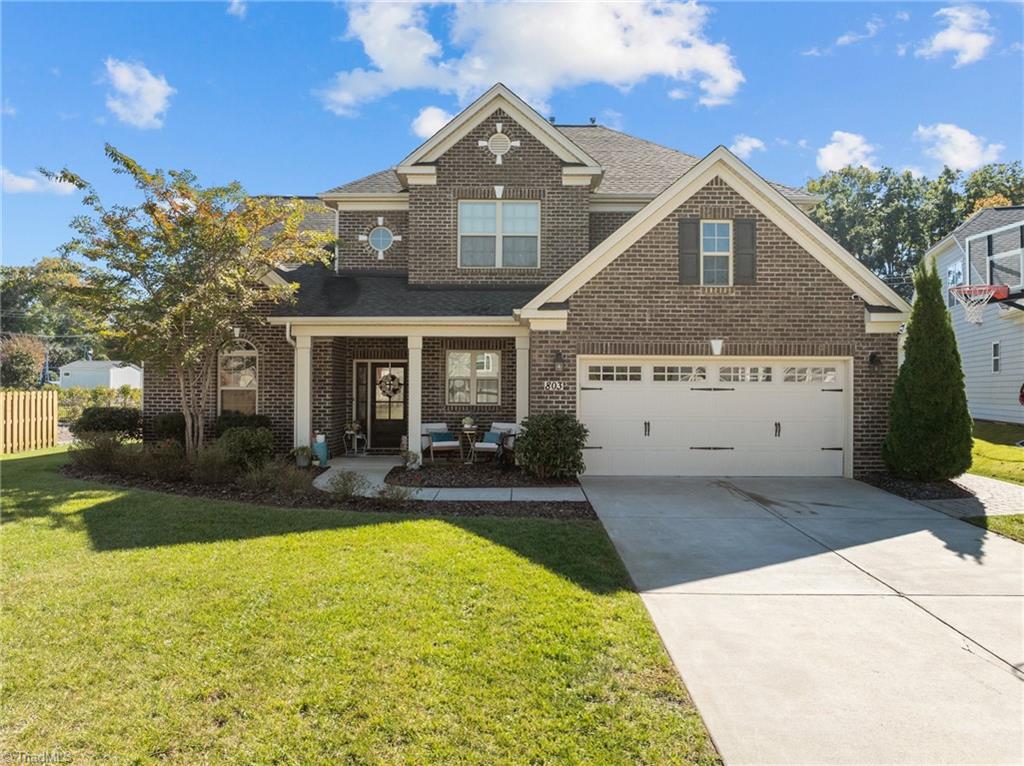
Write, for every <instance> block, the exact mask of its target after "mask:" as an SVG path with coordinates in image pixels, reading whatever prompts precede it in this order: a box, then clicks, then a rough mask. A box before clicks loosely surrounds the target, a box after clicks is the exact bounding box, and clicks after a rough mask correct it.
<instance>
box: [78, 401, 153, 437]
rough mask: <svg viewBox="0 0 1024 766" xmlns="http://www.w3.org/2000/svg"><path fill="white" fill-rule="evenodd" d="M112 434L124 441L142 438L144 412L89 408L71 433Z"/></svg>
mask: <svg viewBox="0 0 1024 766" xmlns="http://www.w3.org/2000/svg"><path fill="white" fill-rule="evenodd" d="M101 431H102V432H104V433H111V434H116V435H117V436H118V437H120V438H122V439H139V438H141V437H142V412H141V411H140V410H137V409H135V408H134V407H87V408H86V409H85V410H84V411H83V412H82V414H81V416H80V417H79V418H78V420H76V421H75V422H74V423H72V424H71V433H73V434H75V435H77V434H80V433H99V432H101Z"/></svg>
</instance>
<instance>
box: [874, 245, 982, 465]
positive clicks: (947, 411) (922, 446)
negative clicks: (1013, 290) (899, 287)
mask: <svg viewBox="0 0 1024 766" xmlns="http://www.w3.org/2000/svg"><path fill="white" fill-rule="evenodd" d="M914 290H915V298H914V308H913V311H912V312H911V314H910V322H909V323H908V324H907V340H906V343H905V345H904V351H905V357H904V361H903V366H902V367H900V371H899V375H898V377H897V378H896V385H895V387H894V388H893V392H892V400H891V401H890V402H889V433H888V434H887V435H886V437H885V443H884V444H883V445H882V457H883V458H884V459H885V463H886V465H887V466H889V470H890V471H892V472H893V473H894V474H895V475H896V476H899V477H901V478H905V479H914V480H917V481H939V480H942V479H952V478H953V477H955V476H959V475H960V474H962V473H963V472H964V471H966V470H967V469H968V468H970V467H971V446H972V443H971V427H972V421H971V415H970V412H969V411H968V409H967V395H966V393H965V392H964V373H963V370H962V369H961V366H960V352H959V351H958V350H957V347H956V336H955V335H954V333H953V326H952V324H951V322H950V319H949V311H948V309H947V308H946V302H945V300H944V297H943V289H942V280H941V279H940V277H939V275H938V274H937V273H936V271H935V267H934V266H932V267H931V268H930V269H929V268H928V266H927V263H926V262H925V261H922V263H921V265H919V266H918V267H917V269H916V270H915V271H914Z"/></svg>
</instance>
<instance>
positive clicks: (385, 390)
mask: <svg viewBox="0 0 1024 766" xmlns="http://www.w3.org/2000/svg"><path fill="white" fill-rule="evenodd" d="M377 390H378V391H380V392H381V393H382V394H384V396H386V397H387V398H388V399H390V398H391V397H393V396H398V392H399V391H401V390H402V381H401V380H399V379H398V376H397V375H395V374H394V373H393V372H389V373H387V374H386V375H381V376H380V380H378V381H377Z"/></svg>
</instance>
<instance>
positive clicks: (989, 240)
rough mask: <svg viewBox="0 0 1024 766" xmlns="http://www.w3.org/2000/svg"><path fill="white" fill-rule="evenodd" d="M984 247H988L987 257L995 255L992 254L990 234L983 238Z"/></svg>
mask: <svg viewBox="0 0 1024 766" xmlns="http://www.w3.org/2000/svg"><path fill="white" fill-rule="evenodd" d="M985 245H986V246H987V247H988V255H990V256H992V255H995V253H993V252H992V235H991V234H989V235H988V236H987V237H985Z"/></svg>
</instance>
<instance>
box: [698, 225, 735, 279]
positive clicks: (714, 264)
mask: <svg viewBox="0 0 1024 766" xmlns="http://www.w3.org/2000/svg"><path fill="white" fill-rule="evenodd" d="M700 283H701V284H702V285H712V286H716V287H720V286H727V285H731V284H732V222H731V221H701V222H700Z"/></svg>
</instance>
